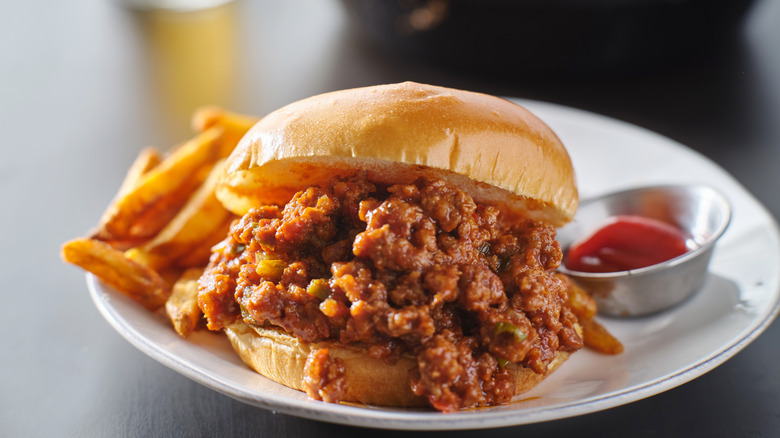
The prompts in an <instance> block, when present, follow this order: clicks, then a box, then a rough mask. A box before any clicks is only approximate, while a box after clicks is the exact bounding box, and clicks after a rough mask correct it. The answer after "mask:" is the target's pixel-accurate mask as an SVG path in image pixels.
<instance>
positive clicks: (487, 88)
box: [0, 0, 780, 437]
mask: <svg viewBox="0 0 780 438" xmlns="http://www.w3.org/2000/svg"><path fill="white" fill-rule="evenodd" d="M0 36H1V38H0V127H1V128H2V129H1V130H0V140H1V141H2V146H0V147H2V150H3V153H5V154H6V155H5V156H4V157H3V158H2V159H1V160H0V202H2V206H1V207H0V225H2V227H1V228H0V230H2V231H0V244H1V245H0V247H2V248H3V252H2V255H1V256H0V260H1V263H0V266H2V268H0V269H1V270H2V273H3V278H4V279H5V280H4V281H5V283H4V285H5V286H3V288H2V292H0V293H2V297H3V301H4V303H3V305H2V306H0V329H1V330H2V332H3V333H5V334H4V335H3V337H2V339H3V340H2V351H3V355H2V359H0V436H7V437H17V436H18V437H22V436H24V437H27V436H100V437H109V436H139V437H140V436H144V437H146V436H231V437H241V436H285V437H291V436H296V437H297V436H342V437H344V436H364V435H366V434H371V435H372V436H394V435H396V434H397V432H394V431H382V430H376V431H372V430H368V429H361V428H353V427H349V426H341V425H334V424H327V423H320V422H317V421H312V420H307V419H301V418H296V417H293V416H287V415H282V414H275V413H272V412H270V411H266V410H262V409H259V408H255V407H252V406H249V405H246V404H243V403H241V402H238V401H235V400H233V399H231V398H229V397H226V396H224V395H221V394H219V393H217V392H214V391H212V390H210V389H208V388H206V387H204V386H201V385H200V384H198V383H195V382H193V381H191V380H189V379H188V378H186V377H183V376H181V375H179V374H177V373H176V372H174V371H172V370H170V369H168V368H166V367H165V366H163V365H160V364H159V363H157V362H155V361H154V360H152V359H150V358H149V357H147V356H146V355H144V354H143V353H141V352H140V351H138V350H136V349H135V348H134V347H132V346H131V345H130V344H129V343H128V342H126V341H125V340H124V339H123V338H122V337H120V336H119V335H118V334H117V333H116V332H115V331H114V330H113V329H112V328H111V327H110V326H109V324H108V323H107V322H106V321H105V320H104V319H103V318H102V317H101V316H100V314H99V313H98V311H97V310H96V308H95V306H94V305H93V304H92V302H91V301H90V298H89V296H88V293H87V290H86V287H85V283H84V275H83V274H82V273H81V272H80V271H79V270H77V269H75V268H73V267H70V266H66V265H64V264H63V263H61V262H60V260H59V255H58V253H59V246H60V245H61V243H62V242H64V241H65V240H67V239H69V238H72V237H76V236H79V235H82V234H83V233H85V232H86V230H87V229H88V228H89V227H90V226H92V225H93V224H94V223H95V221H96V219H97V218H98V217H99V215H100V213H101V211H102V209H103V208H104V207H105V205H106V204H107V203H108V202H109V200H110V199H111V197H112V195H113V193H114V192H115V190H116V188H117V187H118V185H119V183H120V181H121V179H122V177H123V173H124V171H125V169H126V168H127V166H128V165H129V164H130V162H131V161H132V159H133V158H134V157H135V155H136V154H137V153H138V151H139V150H140V149H141V148H143V147H145V146H148V145H155V146H158V147H162V148H167V147H169V146H170V145H173V144H175V143H176V142H177V141H179V140H182V139H185V138H187V136H189V127H188V123H189V115H190V113H191V111H192V110H193V109H194V108H195V107H197V106H199V105H202V104H217V105H221V106H224V107H227V108H231V109H234V110H236V111H241V112H247V113H253V114H264V113H267V112H269V111H271V110H273V109H275V108H277V107H279V106H281V105H284V104H286V103H289V102H291V101H294V100H297V99H300V98H303V97H306V96H309V95H313V94H316V93H320V92H325V91H330V90H335V89H341V88H349V87H355V86H362V85H372V84H378V83H388V82H398V81H403V80H415V81H419V82H427V83H435V84H440V85H447V86H452V87H457V88H465V89H472V90H477V91H483V92H488V93H492V94H498V95H505V96H516V97H522V98H531V99H537V100H543V101H549V102H554V103H558V104H563V105H567V106H572V107H576V108H581V109H585V110H588V111H592V112H596V113H600V114H604V115H607V116H611V117H614V118H617V119H620V120H624V121H627V122H630V123H633V124H636V125H639V126H642V127H644V128H648V129H650V130H653V131H656V132H658V133H660V134H662V135H665V136H668V137H670V138H672V139H674V140H676V141H679V142H680V143H682V144H684V145H687V146H688V147H690V148H692V149H695V150H696V151H699V152H700V153H702V154H704V155H706V156H707V157H709V158H711V159H712V160H714V161H715V162H716V163H718V164H719V165H721V166H722V167H724V168H725V169H726V170H728V171H729V172H730V173H731V174H733V175H734V176H735V178H736V179H737V180H738V181H739V182H740V183H742V184H743V185H744V186H745V187H746V188H747V189H748V190H749V191H750V192H752V193H753V194H754V195H755V196H756V197H757V198H758V199H759V200H760V201H761V202H762V203H763V204H764V205H765V206H766V207H767V208H768V209H769V210H770V211H771V213H772V214H773V215H774V216H775V217H778V215H780V196H778V186H780V176H778V165H780V45H779V44H778V43H780V2H777V1H773V0H765V1H757V2H756V3H755V4H754V5H753V7H752V8H751V9H750V11H749V13H748V14H747V16H746V17H745V20H744V22H743V25H742V26H741V27H740V30H739V31H738V32H737V33H736V35H734V38H733V39H732V42H731V43H730V44H727V45H724V46H723V47H722V48H719V49H718V50H716V51H715V56H712V57H709V58H706V59H698V60H697V61H695V62H688V63H685V64H680V65H667V66H664V68H662V69H658V70H657V71H655V72H647V73H645V74H641V75H630V76H624V75H614V76H612V77H601V78H593V77H591V78H557V79H555V78H540V77H537V78H535V79H534V78H525V79H522V78H516V79H511V78H508V77H506V76H504V77H500V78H495V77H494V78H491V77H486V76H485V75H479V74H477V73H475V72H473V71H472V72H466V71H461V70H459V69H456V68H451V67H450V68H448V67H441V66H436V65H429V64H426V63H420V62H417V61H411V60H408V59H406V58H404V57H402V56H400V55H398V54H394V53H390V52H387V51H384V50H381V49H379V48H378V47H377V46H376V45H374V44H372V43H371V42H370V41H367V40H365V39H363V38H361V37H359V36H358V35H357V34H355V33H353V32H352V31H351V30H350V28H349V27H348V26H347V15H346V14H345V12H344V10H343V9H342V6H341V4H340V3H337V2H333V1H323V0H292V1H287V2H271V1H241V2H235V3H232V4H229V5H227V6H225V7H221V8H218V9H213V10H209V11H201V12H200V13H190V14H161V13H140V12H136V11H131V10H128V9H126V8H124V7H122V6H120V5H119V3H118V2H116V1H109V0H102V1H100V0H94V1H87V0H73V1H68V2H56V1H48V2H45V1H38V2H35V1H29V2H6V4H5V5H4V7H3V13H2V14H0ZM778 268H780V267H778ZM778 345H780V326H778V324H777V323H775V324H773V325H772V326H770V327H769V328H768V330H767V331H766V332H765V333H764V334H763V335H762V336H760V337H759V338H758V339H757V340H756V341H755V342H753V343H752V344H751V345H749V346H748V347H747V348H745V349H744V350H743V351H742V352H740V353H739V354H737V355H736V356H735V357H734V358H732V359H730V360H729V361H727V362H726V363H724V364H723V365H721V366H719V367H718V368H716V369H714V370H713V371H711V372H709V373H707V374H706V375H704V376H702V377H700V378H698V379H695V380H693V381H691V382H689V383H686V384H684V385H682V386H680V387H678V388H675V389H672V390H669V391H667V392H665V393H662V394H659V395H656V396H653V397H650V398H648V399H645V400H641V401H637V402H634V403H631V404H628V405H625V406H621V407H616V408H613V409H609V410H606V411H603V412H598V413H591V414H587V415H583V416H580V417H575V418H569V419H563V420H558V421H552V422H546V423H539V424H531V425H525V426H518V427H512V428H502V429H495V430H491V431H487V432H486V431H459V432H447V433H439V434H440V435H446V436H484V435H485V434H490V436H493V437H499V436H564V435H570V434H571V435H576V436H600V437H604V436H635V437H645V436H728V437H743V436H767V437H768V436H778V434H780V367H778V366H777V364H778V363H780V348H778ZM421 434H422V432H409V433H408V435H409V436H413V435H421ZM432 434H436V433H432Z"/></svg>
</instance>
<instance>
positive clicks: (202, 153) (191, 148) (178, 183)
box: [104, 127, 222, 240]
mask: <svg viewBox="0 0 780 438" xmlns="http://www.w3.org/2000/svg"><path fill="white" fill-rule="evenodd" d="M221 134H222V129H221V128H219V127H214V128H209V129H207V130H205V131H203V132H202V133H200V134H199V135H198V136H196V137H195V138H193V139H192V140H190V141H188V142H187V143H185V144H184V145H182V146H181V147H179V148H178V149H176V150H175V151H173V152H172V153H171V154H170V155H168V156H167V157H166V158H165V159H164V160H163V161H162V162H161V163H160V164H159V165H157V166H156V167H155V168H154V169H152V170H150V171H149V172H147V173H146V174H144V175H143V176H142V178H141V180H140V181H139V182H138V184H137V185H136V186H135V188H134V189H133V190H132V191H130V192H129V193H127V194H126V195H125V196H122V197H121V198H118V199H117V201H116V202H115V203H114V204H112V205H111V207H110V208H109V210H108V211H107V212H106V213H105V215H104V217H105V218H106V221H105V227H104V228H105V230H106V231H107V233H108V234H109V235H110V236H112V238H113V239H117V240H123V239H134V238H135V239H141V238H147V237H152V236H153V235H154V234H156V232H157V231H159V229H157V230H155V229H154V227H152V228H151V229H150V228H144V234H143V235H139V233H138V231H137V230H135V231H133V230H132V228H133V225H134V224H135V223H136V222H137V221H138V219H139V218H140V217H142V216H143V215H144V213H146V212H148V211H149V210H150V209H152V208H153V207H154V206H155V204H157V203H158V202H160V201H161V200H166V199H167V200H173V201H176V202H170V204H171V205H173V204H176V203H179V205H181V204H183V203H184V202H185V201H186V199H187V196H186V195H188V193H181V190H182V187H189V186H188V184H192V185H194V187H197V185H198V183H195V184H193V177H195V176H197V175H198V174H199V173H200V172H199V171H201V170H202V169H204V168H206V167H209V166H210V165H211V164H212V163H214V162H216V161H217V160H218V159H219V158H221V157H220V153H221V151H220V150H219V143H220V142H219V139H220V136H221ZM194 187H192V188H193V189H194ZM172 195H175V196H172ZM169 196H171V198H172V199H171V198H169ZM171 210H173V212H174V213H175V211H176V210H175V209H171V208H166V209H164V211H168V212H170V211H171ZM155 216H159V215H155ZM163 216H164V215H163ZM160 222H162V224H160V225H164V223H165V221H162V220H161V221H160Z"/></svg>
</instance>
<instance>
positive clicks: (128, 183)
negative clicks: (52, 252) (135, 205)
mask: <svg viewBox="0 0 780 438" xmlns="http://www.w3.org/2000/svg"><path fill="white" fill-rule="evenodd" d="M161 161H162V155H161V154H160V151H158V150H157V149H154V148H146V149H143V150H141V152H140V153H139V154H138V157H136V159H135V161H134V162H133V164H132V165H130V169H128V171H127V174H125V179H124V180H123V181H122V185H121V186H119V191H118V192H117V194H116V196H115V197H114V200H113V201H112V204H113V203H116V201H117V200H118V199H121V198H123V197H125V196H127V194H128V193H130V191H132V190H133V189H134V188H135V186H136V185H137V184H138V182H139V181H141V177H142V176H143V175H144V174H146V173H147V172H149V171H150V170H151V169H153V168H154V167H155V166H157V165H158V164H160V162H161ZM112 210H113V207H112V206H109V207H108V208H107V209H106V212H105V213H104V214H103V217H102V218H101V219H100V222H99V223H98V225H97V226H96V227H95V229H94V230H93V231H92V232H90V233H89V235H90V236H91V237H92V238H93V239H99V240H103V241H106V242H107V243H109V244H110V245H111V246H114V247H122V246H127V245H133V244H134V243H136V242H133V241H130V242H121V241H116V240H112V239H111V236H110V235H109V233H108V231H106V229H105V224H106V222H108V220H109V219H110V218H109V215H108V212H110V211H112Z"/></svg>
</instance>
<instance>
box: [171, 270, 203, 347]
mask: <svg viewBox="0 0 780 438" xmlns="http://www.w3.org/2000/svg"><path fill="white" fill-rule="evenodd" d="M202 274H203V268H190V269H187V270H186V271H184V273H183V274H182V275H181V277H179V279H178V280H177V281H176V283H175V284H174V285H173V292H172V293H171V296H170V297H169V298H168V301H166V302H165V313H167V314H168V318H170V320H171V323H172V324H173V328H174V329H175V330H176V333H178V334H179V335H180V336H181V337H183V338H186V337H187V336H189V335H190V333H192V331H193V330H195V327H196V326H197V325H198V320H199V319H200V317H201V315H202V313H201V311H200V308H199V307H198V278H200V276H201V275H202Z"/></svg>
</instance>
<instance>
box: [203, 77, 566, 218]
mask: <svg viewBox="0 0 780 438" xmlns="http://www.w3.org/2000/svg"><path fill="white" fill-rule="evenodd" d="M226 168H227V171H226V173H225V175H223V178H222V180H221V182H220V184H219V185H218V186H217V197H218V198H219V199H220V201H222V203H223V204H224V205H225V207H226V208H227V209H229V210H230V211H232V212H233V213H236V214H238V215H243V214H245V213H246V212H247V211H248V210H249V209H250V208H252V207H254V206H258V205H261V204H280V205H282V204H285V203H286V202H287V201H289V200H290V199H291V198H292V196H293V194H295V192H297V191H299V190H302V189H304V188H307V187H309V186H313V185H323V184H327V182H328V181H329V180H330V179H331V178H333V177H334V176H339V177H346V176H350V175H353V174H355V173H357V172H360V171H364V172H366V173H367V176H368V178H369V180H371V181H375V182H378V183H402V184H404V183H410V182H412V181H414V180H415V179H417V178H419V177H431V178H440V179H443V180H445V181H447V182H448V183H449V184H452V185H454V186H456V187H458V188H459V189H461V190H463V191H465V192H466V193H468V194H469V195H470V196H471V197H472V198H474V200H475V201H476V202H480V203H486V204H491V205H495V206H497V207H498V208H501V209H502V210H504V211H505V213H506V214H508V215H509V216H515V215H517V216H526V217H529V218H531V219H535V220H541V221H544V222H547V223H550V224H553V225H556V226H560V225H563V224H564V223H566V222H568V221H570V220H571V219H572V217H573V216H574V212H575V210H576V208H577V202H578V195H577V186H576V182H575V178H574V170H573V168H572V165H571V160H570V159H569V155H568V153H567V152H566V149H565V148H564V147H563V145H562V144H561V141H560V140H559V139H558V137H557V136H556V135H555V133H554V132H553V131H552V130H551V129H550V128H549V127H548V126H547V125H546V124H544V122H542V121H541V120H539V119H538V118H537V117H536V116H534V115H533V114H531V113H530V112H529V111H528V110H526V109H525V108H523V107H521V106H518V105H516V104H514V103H511V102H509V101H507V100H504V99H500V98H498V97H494V96H489V95H485V94H480V93H474V92H469V91H461V90H455V89H451V88H444V87H437V86H431V85H424V84H417V83H414V82H404V83H401V84H392V85H380V86H374V87H366V88H356V89H351V90H343V91H336V92H332V93H326V94H321V95H318V96H314V97H310V98H308V99H304V100H300V101H298V102H295V103H292V104H290V105H287V106H285V107H283V108H281V109H279V110H276V111H274V112H273V113H271V114H269V115H267V116H265V117H264V118H263V119H262V120H260V121H259V122H258V123H257V124H256V125H255V126H254V127H253V128H252V129H251V130H250V131H249V132H248V133H247V134H246V135H245V136H244V138H243V139H242V140H241V142H240V143H239V144H238V146H237V147H236V149H235V151H233V154H232V155H231V156H230V158H229V159H228V163H227V166H226Z"/></svg>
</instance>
